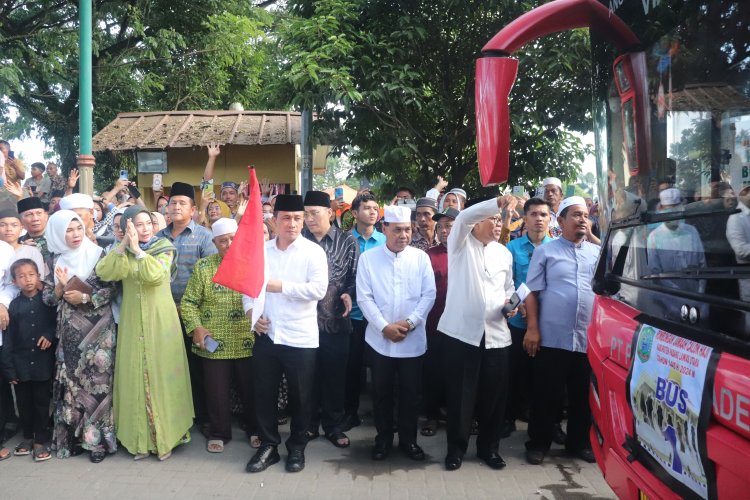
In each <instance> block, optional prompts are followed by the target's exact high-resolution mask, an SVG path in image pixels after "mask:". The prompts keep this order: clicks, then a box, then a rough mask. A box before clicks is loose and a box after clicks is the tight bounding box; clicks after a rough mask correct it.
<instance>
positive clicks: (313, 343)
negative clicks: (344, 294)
mask: <svg viewBox="0 0 750 500" xmlns="http://www.w3.org/2000/svg"><path fill="white" fill-rule="evenodd" d="M266 265H267V269H268V271H267V274H266V279H267V280H268V279H276V280H281V293H268V292H266V293H265V304H264V306H263V318H265V319H268V320H271V325H270V328H269V330H268V333H267V335H268V336H269V337H270V338H271V340H273V343H274V344H282V345H286V346H290V347H303V348H315V347H318V310H317V306H318V301H319V300H321V299H322V298H323V297H324V296H325V294H326V289H327V288H328V260H327V259H326V253H325V251H324V250H323V249H322V248H321V247H320V245H318V244H316V243H313V242H312V241H309V240H307V239H305V238H303V237H302V236H301V235H300V236H299V237H297V239H296V240H294V241H293V242H292V244H291V245H289V247H287V249H286V250H280V249H279V247H278V246H276V239H273V240H270V241H267V242H266ZM254 303H255V301H254V300H253V299H252V298H251V297H248V296H246V295H243V296H242V305H243V307H244V309H245V312H247V311H249V310H250V309H252V308H253V304H254Z"/></svg>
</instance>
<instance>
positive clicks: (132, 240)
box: [96, 206, 193, 460]
mask: <svg viewBox="0 0 750 500" xmlns="http://www.w3.org/2000/svg"><path fill="white" fill-rule="evenodd" d="M120 225H121V228H122V230H123V232H124V233H125V235H124V237H123V239H122V241H121V242H120V244H119V245H118V246H117V247H116V248H115V249H114V250H113V251H111V252H110V253H108V254H107V255H106V256H105V257H104V258H103V259H102V260H101V261H100V262H99V264H98V265H97V266H96V270H97V272H98V273H99V275H100V276H101V277H102V278H103V279H107V280H110V281H122V295H123V297H122V307H121V309H120V323H119V326H120V329H119V342H118V344H119V345H118V346H117V364H116V367H115V390H114V409H115V422H116V424H117V438H118V439H119V440H120V442H121V443H122V445H123V446H125V448H126V449H127V450H128V451H129V452H130V453H132V454H133V455H134V456H135V459H136V460H140V459H143V458H146V457H148V456H149V454H150V453H151V454H155V455H157V456H158V457H159V460H166V459H167V458H169V457H170V456H171V455H172V449H173V448H174V447H175V446H177V445H178V444H181V443H185V442H188V441H189V440H190V434H189V433H188V430H189V429H190V427H191V426H192V425H193V399H192V396H191V392H190V375H189V372H188V365H187V357H186V356H185V348H184V347H183V341H182V330H181V327H180V320H179V318H178V316H177V308H176V307H175V304H174V300H173V299H172V293H171V291H170V289H169V280H170V274H171V269H172V267H173V266H172V264H173V260H174V257H175V253H176V250H175V247H174V246H173V245H172V243H170V242H169V241H168V240H167V239H165V238H159V237H156V236H154V230H153V223H152V221H151V216H150V214H149V212H148V210H147V209H146V208H144V207H142V206H133V207H130V208H128V209H127V210H126V211H125V213H123V214H122V218H121V219H120Z"/></svg>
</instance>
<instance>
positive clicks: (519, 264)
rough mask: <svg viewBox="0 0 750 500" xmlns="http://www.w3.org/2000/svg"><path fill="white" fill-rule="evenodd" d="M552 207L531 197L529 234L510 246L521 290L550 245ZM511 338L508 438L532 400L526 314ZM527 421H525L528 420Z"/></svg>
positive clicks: (512, 322)
mask: <svg viewBox="0 0 750 500" xmlns="http://www.w3.org/2000/svg"><path fill="white" fill-rule="evenodd" d="M550 210H551V207H550V204H549V202H548V201H546V200H544V199H542V198H531V199H529V200H527V201H526V203H525V204H524V206H523V211H524V216H523V219H524V221H523V222H524V226H525V227H526V234H524V235H523V236H521V237H519V238H516V239H515V240H512V241H510V242H509V243H508V245H507V248H508V250H509V251H510V253H511V255H513V284H514V285H515V287H516V290H518V287H519V286H521V284H522V283H526V273H527V272H528V270H529V263H530V262H531V256H532V255H533V253H534V249H536V248H537V247H538V246H539V245H543V244H545V243H549V242H550V241H552V238H550V236H549V235H548V234H547V230H548V228H549V221H550ZM508 326H509V327H510V335H511V338H512V339H513V344H512V345H511V356H510V364H511V369H510V394H509V400H508V408H507V411H506V423H505V426H504V427H503V435H504V436H508V435H510V433H511V432H513V431H514V430H515V429H516V419H517V418H519V417H522V416H524V415H526V416H527V415H528V405H529V401H528V397H529V394H531V358H529V356H528V355H527V354H526V352H524V350H523V336H524V335H526V320H525V319H524V316H523V315H522V314H516V315H515V316H513V317H511V318H510V319H509V320H508ZM527 419H528V417H527V418H524V419H523V420H527Z"/></svg>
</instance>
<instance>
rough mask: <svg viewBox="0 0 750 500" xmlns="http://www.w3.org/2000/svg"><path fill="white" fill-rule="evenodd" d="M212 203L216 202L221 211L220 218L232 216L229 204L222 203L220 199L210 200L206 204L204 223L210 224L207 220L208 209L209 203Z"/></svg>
mask: <svg viewBox="0 0 750 500" xmlns="http://www.w3.org/2000/svg"><path fill="white" fill-rule="evenodd" d="M214 203H217V204H218V205H219V210H220V211H221V218H227V219H231V218H232V211H231V210H230V209H229V205H227V204H226V203H224V202H223V201H221V200H211V202H210V203H209V204H208V205H207V206H206V225H207V226H210V225H211V223H210V222H209V221H208V209H209V207H210V206H211V205H213V204H214Z"/></svg>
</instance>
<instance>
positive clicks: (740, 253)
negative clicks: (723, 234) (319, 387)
mask: <svg viewBox="0 0 750 500" xmlns="http://www.w3.org/2000/svg"><path fill="white" fill-rule="evenodd" d="M737 208H739V209H740V213H737V214H732V215H730V216H729V219H728V220H727V241H729V244H730V245H731V246H732V250H734V256H735V258H736V259H737V263H738V264H747V263H750V208H748V207H747V206H746V205H745V204H744V203H742V202H739V203H738V204H737ZM739 284H740V298H741V299H742V300H744V301H749V300H750V279H741V280H739Z"/></svg>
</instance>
